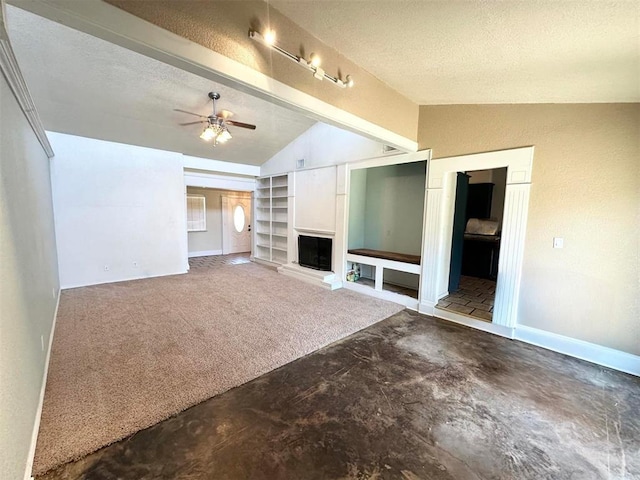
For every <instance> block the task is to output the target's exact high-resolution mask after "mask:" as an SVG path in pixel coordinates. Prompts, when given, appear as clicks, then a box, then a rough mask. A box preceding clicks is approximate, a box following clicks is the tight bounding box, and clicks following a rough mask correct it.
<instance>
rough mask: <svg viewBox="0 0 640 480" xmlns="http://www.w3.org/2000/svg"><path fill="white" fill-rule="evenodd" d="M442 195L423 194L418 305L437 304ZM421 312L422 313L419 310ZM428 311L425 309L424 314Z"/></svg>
mask: <svg viewBox="0 0 640 480" xmlns="http://www.w3.org/2000/svg"><path fill="white" fill-rule="evenodd" d="M442 195H443V191H442V189H441V188H428V189H427V190H426V192H425V200H424V201H425V208H424V221H423V225H424V227H423V232H424V233H423V237H424V238H423V244H422V262H421V266H422V273H421V275H420V280H421V281H420V289H421V291H420V304H421V305H422V304H425V305H428V306H431V307H432V306H433V305H435V304H436V303H437V302H438V298H437V287H438V277H439V275H441V273H440V272H438V264H439V262H438V259H439V257H440V255H442V252H441V240H440V237H441V236H442V235H441V228H440V225H441V223H442V217H443V215H442V212H441V210H442V208H441V203H442ZM421 311H423V310H422V309H421ZM428 311H429V310H428V309H427V310H426V311H425V313H427V312H428Z"/></svg>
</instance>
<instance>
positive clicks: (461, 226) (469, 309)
mask: <svg viewBox="0 0 640 480" xmlns="http://www.w3.org/2000/svg"><path fill="white" fill-rule="evenodd" d="M506 183H507V169H506V168H495V169H487V170H473V171H466V172H457V174H456V192H455V205H454V215H453V228H452V230H453V233H452V238H451V261H450V264H449V265H450V266H449V295H447V296H445V297H443V298H441V299H439V301H438V303H437V305H436V307H437V308H440V309H444V310H449V311H454V312H457V313H460V314H463V315H468V316H470V317H472V318H475V319H478V320H484V321H488V322H491V320H492V316H493V305H494V300H495V298H494V297H495V292H496V280H497V278H498V261H499V257H500V239H501V225H502V217H503V210H504V197H505V190H506Z"/></svg>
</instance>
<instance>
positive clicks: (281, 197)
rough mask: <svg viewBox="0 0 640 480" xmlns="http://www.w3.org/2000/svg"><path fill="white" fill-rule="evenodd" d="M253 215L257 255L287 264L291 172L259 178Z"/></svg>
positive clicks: (259, 258)
mask: <svg viewBox="0 0 640 480" xmlns="http://www.w3.org/2000/svg"><path fill="white" fill-rule="evenodd" d="M254 218H255V223H254V225H255V236H254V246H255V248H254V258H255V259H257V260H263V261H266V262H272V263H277V264H285V263H287V250H288V248H287V243H288V231H289V181H288V175H286V174H285V175H275V176H271V177H263V178H259V179H258V180H257V184H256V193H255V216H254Z"/></svg>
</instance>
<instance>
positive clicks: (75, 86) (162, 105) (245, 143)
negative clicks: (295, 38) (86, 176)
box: [7, 6, 315, 165]
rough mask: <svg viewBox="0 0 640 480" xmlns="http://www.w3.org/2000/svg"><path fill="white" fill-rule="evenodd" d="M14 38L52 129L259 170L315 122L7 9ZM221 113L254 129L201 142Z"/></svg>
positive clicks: (38, 103)
mask: <svg viewBox="0 0 640 480" xmlns="http://www.w3.org/2000/svg"><path fill="white" fill-rule="evenodd" d="M7 16H8V20H9V22H8V29H9V36H10V39H11V43H12V46H13V49H14V50H15V53H16V57H17V59H18V62H19V64H20V68H21V70H22V71H23V74H24V76H25V78H26V81H27V84H28V87H29V89H30V91H31V94H32V95H33V97H34V102H35V104H36V106H37V108H38V112H39V113H40V116H41V118H42V121H43V123H44V126H45V128H46V129H47V130H51V131H56V132H62V133H70V134H74V135H80V136H86V137H91V138H98V139H102V140H109V141H115V142H121V143H127V144H131V145H140V146H145V147H151V148H159V149H163V150H169V151H177V152H181V153H184V154H187V155H192V156H197V157H202V158H211V159H216V160H222V161H228V162H234V163H243V164H252V165H260V164H262V163H264V162H265V161H267V160H268V159H269V158H271V157H272V156H273V155H274V154H275V153H277V152H278V151H280V150H281V149H282V148H284V147H285V146H286V145H288V144H289V143H290V142H291V141H292V140H294V139H295V138H296V137H298V136H299V135H300V134H301V133H302V132H304V131H306V130H307V129H309V128H310V127H311V126H312V125H313V124H314V123H315V121H314V120H312V119H309V118H307V117H305V116H303V115H301V114H299V113H295V112H292V111H291V110H288V109H285V108H283V107H280V106H276V105H273V104H272V103H269V102H267V101H265V100H261V99H258V98H256V97H253V96H251V95H248V94H245V93H241V92H239V91H237V90H234V89H232V88H229V87H226V86H222V85H218V84H215V83H213V82H211V81H210V80H207V79H204V78H202V77H199V76H197V75H193V74H191V73H188V72H185V71H183V70H180V69H178V68H175V67H172V66H170V65H167V64H165V63H162V62H159V61H157V60H154V59H152V58H149V57H146V56H144V55H140V54H138V53H135V52H133V51H131V50H127V49H125V48H122V47H119V46H117V45H114V44H112V43H109V42H106V41H104V40H101V39H98V38H96V37H93V36H91V35H87V34H85V33H82V32H79V31H77V30H73V29H71V28H68V27H66V26H63V25H60V24H58V23H54V22H52V21H50V20H47V19H45V18H42V17H39V16H37V15H34V14H32V13H29V12H26V11H24V10H21V9H19V8H15V7H11V6H7ZM210 91H217V92H218V93H220V94H221V98H220V100H219V101H218V109H226V110H230V111H232V112H234V114H235V115H234V116H233V120H237V121H240V122H245V123H251V124H255V125H256V126H257V128H256V130H254V131H252V130H246V129H242V128H237V127H229V130H230V131H231V133H232V135H233V139H232V140H230V141H229V142H228V143H226V144H224V145H218V146H216V147H215V148H214V147H213V146H212V145H211V143H206V142H204V141H203V140H201V139H200V138H198V136H199V134H200V132H201V131H202V126H200V125H192V126H186V127H180V126H179V125H178V124H179V123H183V122H191V121H193V120H198V118H197V117H193V116H190V115H187V114H184V113H179V112H175V111H174V109H176V108H179V109H184V110H188V111H191V112H195V113H198V114H202V115H209V114H211V111H212V105H211V101H210V100H209V98H208V97H207V93H208V92H210Z"/></svg>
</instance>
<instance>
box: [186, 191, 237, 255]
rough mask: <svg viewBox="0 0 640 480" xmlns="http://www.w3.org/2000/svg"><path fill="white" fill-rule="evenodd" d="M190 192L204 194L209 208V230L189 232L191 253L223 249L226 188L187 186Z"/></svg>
mask: <svg viewBox="0 0 640 480" xmlns="http://www.w3.org/2000/svg"><path fill="white" fill-rule="evenodd" d="M187 193H188V194H194V195H204V197H205V205H206V208H207V231H206V232H189V233H188V237H189V253H193V252H205V251H211V250H220V251H222V195H224V194H225V193H228V192H227V191H226V190H216V189H212V188H196V187H187Z"/></svg>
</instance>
